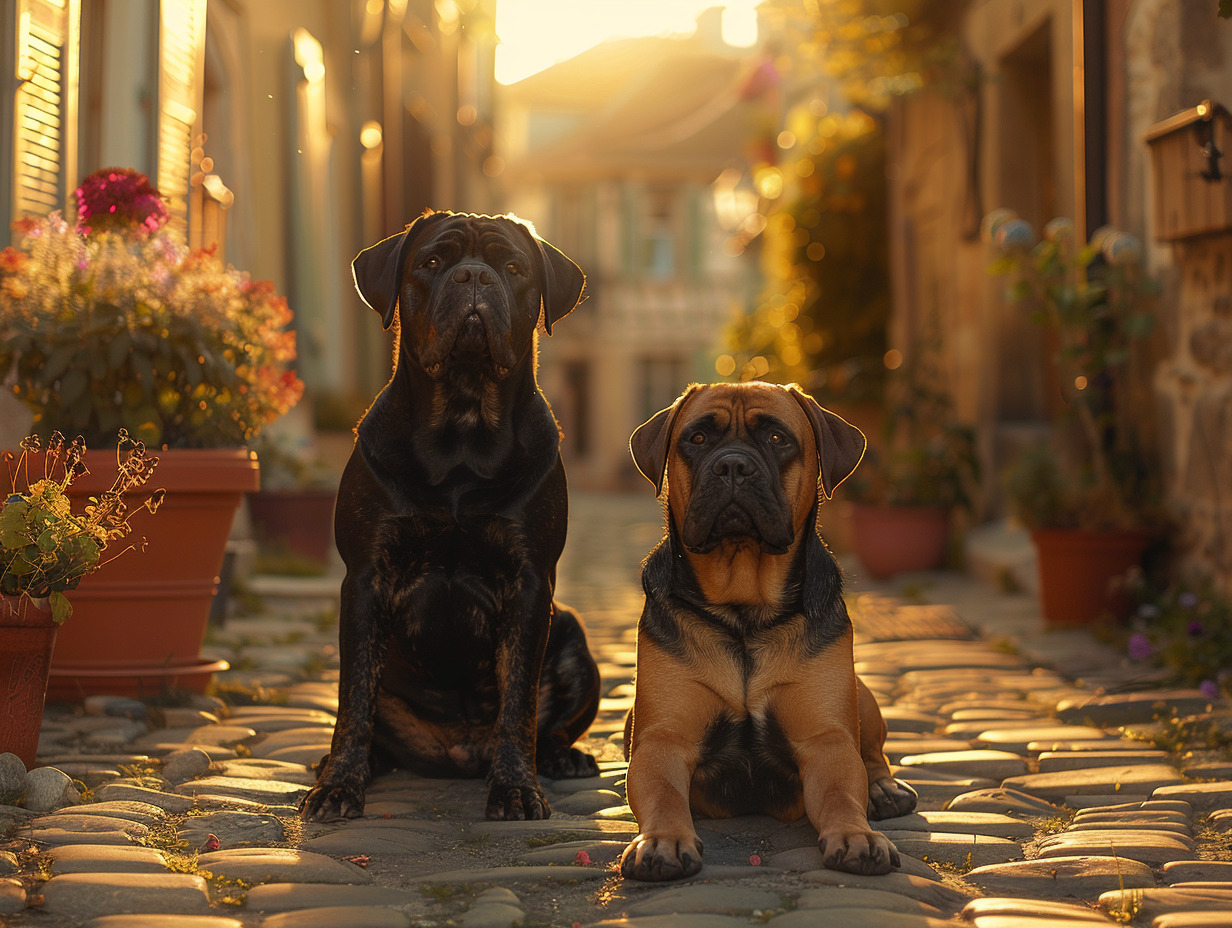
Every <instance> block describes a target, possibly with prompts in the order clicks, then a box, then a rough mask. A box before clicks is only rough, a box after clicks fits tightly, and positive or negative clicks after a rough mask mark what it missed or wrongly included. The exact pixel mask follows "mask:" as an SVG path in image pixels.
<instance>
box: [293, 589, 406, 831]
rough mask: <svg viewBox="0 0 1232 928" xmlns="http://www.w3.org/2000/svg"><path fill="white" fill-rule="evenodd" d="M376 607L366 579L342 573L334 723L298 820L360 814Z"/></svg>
mask: <svg viewBox="0 0 1232 928" xmlns="http://www.w3.org/2000/svg"><path fill="white" fill-rule="evenodd" d="M382 608H383V607H382V606H381V604H380V601H379V599H378V597H377V595H376V593H375V591H374V587H373V582H372V578H371V577H370V576H365V577H363V578H362V579H356V578H354V577H353V575H352V574H351V573H350V572H348V573H347V576H346V578H345V579H344V580H343V581H342V611H341V615H340V618H339V635H338V649H339V660H340V664H341V672H340V676H339V685H338V719H337V722H336V723H335V726H334V737H333V743H332V744H331V745H330V752H329V757H328V758H327V759H326V761H325V766H324V768H323V769H322V770H321V772H320V774H319V775H318V777H317V785H316V786H314V787H313V788H312V790H311V791H310V792H309V793H308V794H307V795H306V796H304V798H303V801H302V802H300V807H299V814H300V818H302V819H303V820H304V821H318V822H323V821H330V820H332V819H339V818H358V817H359V816H361V815H363V813H364V793H365V792H366V790H367V788H368V781H369V779H370V778H371V764H370V761H369V756H368V754H369V750H370V748H371V745H372V729H373V722H374V719H375V716H376V688H377V683H378V679H379V676H380V671H381V664H382V656H383V654H382V652H383V650H384V647H385V644H386V642H387V641H388V637H389V636H388V633H387V632H386V631H385V630H384V626H385V624H386V623H383V622H382V621H380V619H381V615H382V612H381V610H382Z"/></svg>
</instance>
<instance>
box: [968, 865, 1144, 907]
mask: <svg viewBox="0 0 1232 928" xmlns="http://www.w3.org/2000/svg"><path fill="white" fill-rule="evenodd" d="M963 879H964V880H966V881H967V882H968V883H970V884H971V885H973V886H977V887H979V888H980V890H981V891H982V892H984V893H986V894H988V895H996V896H1029V897H1031V898H1034V899H1065V898H1068V897H1076V898H1079V899H1094V898H1095V897H1096V896H1098V895H1099V894H1100V893H1102V892H1106V891H1108V890H1110V889H1119V888H1124V889H1139V888H1142V887H1147V886H1154V885H1155V877H1154V875H1153V874H1152V873H1151V868H1150V867H1148V866H1147V865H1146V864H1143V863H1139V862H1138V861H1136V860H1126V859H1124V858H1120V857H1107V856H1104V857H1054V858H1051V859H1048V860H1016V861H1011V862H1010V863H1005V864H991V865H990V866H987V867H977V868H976V869H974V870H972V871H971V872H970V873H968V874H966V875H965V876H964V877H963Z"/></svg>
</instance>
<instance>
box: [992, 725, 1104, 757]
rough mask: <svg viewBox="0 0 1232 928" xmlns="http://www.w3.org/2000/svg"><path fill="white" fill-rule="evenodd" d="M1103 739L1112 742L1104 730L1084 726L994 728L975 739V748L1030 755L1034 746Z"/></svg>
mask: <svg viewBox="0 0 1232 928" xmlns="http://www.w3.org/2000/svg"><path fill="white" fill-rule="evenodd" d="M1102 738H1108V739H1109V740H1111V738H1110V737H1109V736H1108V735H1107V734H1105V732H1104V731H1103V729H1100V728H1089V727H1087V726H1084V725H1030V726H1026V725H1024V726H1023V727H1021V728H992V729H989V730H988V731H983V732H980V733H979V734H978V735H977V736H976V738H975V741H974V746H975V747H978V748H990V749H992V750H998V751H1010V752H1011V753H1014V754H1025V753H1029V749H1030V746H1031V745H1033V744H1046V743H1048V742H1061V741H1073V740H1084V741H1098V740H1100V739H1102Z"/></svg>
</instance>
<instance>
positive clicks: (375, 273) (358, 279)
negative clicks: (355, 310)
mask: <svg viewBox="0 0 1232 928" xmlns="http://www.w3.org/2000/svg"><path fill="white" fill-rule="evenodd" d="M445 215H447V214H446V213H434V212H432V211H431V210H425V211H424V213H423V215H422V216H420V217H419V218H418V219H416V220H415V221H414V222H412V223H411V224H410V225H408V226H407V227H406V229H405V230H403V231H402V232H399V233H398V234H397V235H391V236H390V237H389V238H386V239H381V241H379V242H377V243H376V244H375V245H372V246H370V247H368V248H365V249H364V250H363V251H361V252H360V253H359V254H358V255H356V256H355V260H354V261H352V262H351V274H352V276H353V277H354V278H355V289H356V290H358V291H359V295H360V298H361V299H362V300H363V301H364V302H365V303H367V304H368V306H370V307H371V308H372V309H375V310H376V311H377V312H378V313H380V314H381V327H382V328H385V329H388V328H389V327H390V326H391V325H393V324H394V313H395V312H396V311H397V309H398V293H399V292H400V291H401V290H402V268H403V266H404V265H405V264H406V256H407V254H408V252H409V251H410V248H411V242H412V240H413V239H414V237H415V235H414V233H415V232H417V231H420V230H422V227H423V224H424V223H426V222H430V221H432V217H434V216H440V217H443V216H445ZM417 226H418V227H419V229H418V230H417V229H416V227H417Z"/></svg>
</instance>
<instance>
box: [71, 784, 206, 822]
mask: <svg viewBox="0 0 1232 928" xmlns="http://www.w3.org/2000/svg"><path fill="white" fill-rule="evenodd" d="M95 795H96V796H97V797H98V798H99V799H100V800H103V801H111V800H132V801H135V802H144V803H148V804H149V805H152V806H158V808H160V809H163V810H164V811H167V812H170V813H171V814H173V815H179V814H182V813H184V812H187V811H188V810H189V809H191V808H192V807H193V806H194V805H195V803H194V802H193V800H192V799H190V798H188V797H186V796H177V795H175V794H174V793H164V792H162V791H160V790H156V789H150V788H148V787H145V786H132V785H130V784H127V783H108V784H107V785H106V786H104V787H103V788H102V789H100V790H99V791H98V792H97V793H96V794H95Z"/></svg>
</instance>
